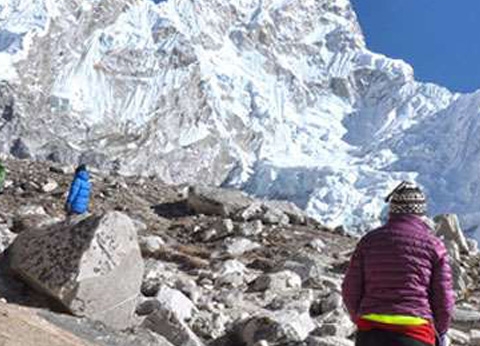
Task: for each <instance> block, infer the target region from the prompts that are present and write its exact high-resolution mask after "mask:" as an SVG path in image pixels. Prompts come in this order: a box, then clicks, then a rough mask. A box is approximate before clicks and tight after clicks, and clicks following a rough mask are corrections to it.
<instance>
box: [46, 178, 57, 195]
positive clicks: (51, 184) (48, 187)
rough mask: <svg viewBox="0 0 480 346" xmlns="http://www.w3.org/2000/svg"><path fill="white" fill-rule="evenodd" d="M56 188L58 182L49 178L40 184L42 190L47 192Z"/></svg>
mask: <svg viewBox="0 0 480 346" xmlns="http://www.w3.org/2000/svg"><path fill="white" fill-rule="evenodd" d="M57 188H58V183H57V182H56V181H55V180H52V179H49V180H48V181H47V182H46V183H45V184H43V185H42V192H45V193H48V192H52V191H54V190H56V189H57Z"/></svg>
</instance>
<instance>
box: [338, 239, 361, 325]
mask: <svg viewBox="0 0 480 346" xmlns="http://www.w3.org/2000/svg"><path fill="white" fill-rule="evenodd" d="M362 262H363V259H362V251H361V247H360V245H358V246H357V248H356V249H355V252H354V253H353V256H352V258H351V259H350V265H349V267H348V269H347V272H346V274H345V278H344V280H343V284H342V297H343V302H344V303H345V306H346V307H347V310H348V313H349V314H350V318H351V319H352V321H354V322H355V321H356V319H357V318H358V316H357V315H358V309H359V307H360V302H361V300H362V296H363V264H362Z"/></svg>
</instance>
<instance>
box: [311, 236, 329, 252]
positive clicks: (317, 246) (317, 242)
mask: <svg viewBox="0 0 480 346" xmlns="http://www.w3.org/2000/svg"><path fill="white" fill-rule="evenodd" d="M308 246H309V247H310V248H312V249H314V250H315V251H317V252H319V253H321V252H322V251H323V250H324V249H325V247H326V245H325V243H324V242H323V240H321V239H313V240H311V241H310V242H309V243H308Z"/></svg>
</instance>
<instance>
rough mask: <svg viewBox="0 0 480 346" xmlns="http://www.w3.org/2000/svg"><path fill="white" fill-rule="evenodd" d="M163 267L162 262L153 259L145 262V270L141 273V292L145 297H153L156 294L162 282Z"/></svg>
mask: <svg viewBox="0 0 480 346" xmlns="http://www.w3.org/2000/svg"><path fill="white" fill-rule="evenodd" d="M164 270H165V266H164V265H163V263H162V262H160V261H156V260H153V259H148V260H147V261H145V270H144V272H143V278H142V286H141V292H142V294H143V295H145V296H147V297H153V296H155V295H156V294H157V292H158V290H159V289H160V286H161V284H162V281H163V272H164Z"/></svg>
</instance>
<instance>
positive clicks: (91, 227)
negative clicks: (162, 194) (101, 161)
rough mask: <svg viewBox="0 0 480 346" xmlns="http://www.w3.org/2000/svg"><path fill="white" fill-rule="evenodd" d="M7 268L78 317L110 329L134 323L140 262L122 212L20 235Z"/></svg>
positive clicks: (129, 223) (129, 224) (133, 235)
mask: <svg viewBox="0 0 480 346" xmlns="http://www.w3.org/2000/svg"><path fill="white" fill-rule="evenodd" d="M11 267H12V269H13V270H14V271H15V272H16V273H18V274H19V275H20V277H22V278H23V279H24V280H25V281H27V282H28V283H30V284H31V285H32V286H33V287H34V288H38V289H40V290H41V291H43V292H45V293H47V294H49V295H50V296H52V297H53V298H55V299H56V300H57V301H59V302H60V303H62V304H63V305H64V306H65V307H66V308H67V309H68V310H69V311H70V312H71V313H73V314H75V315H77V316H87V317H89V318H91V319H94V320H99V321H102V322H104V323H105V324H106V325H109V326H112V327H114V328H126V327H129V326H130V325H131V323H132V318H133V312H134V309H135V306H136V299H137V296H138V293H139V292H140V285H141V282H142V274H143V260H142V257H141V255H140V249H139V247H138V242H137V234H136V232H135V227H134V225H133V223H132V221H131V219H130V218H129V217H128V216H126V215H124V214H122V213H119V212H109V213H107V214H105V215H102V216H92V217H89V218H87V219H84V220H80V221H78V222H72V223H60V224H56V225H53V226H51V227H48V228H43V229H40V230H33V231H26V232H23V233H21V234H20V235H19V236H18V237H17V239H16V240H15V242H14V243H13V245H12V247H11Z"/></svg>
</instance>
